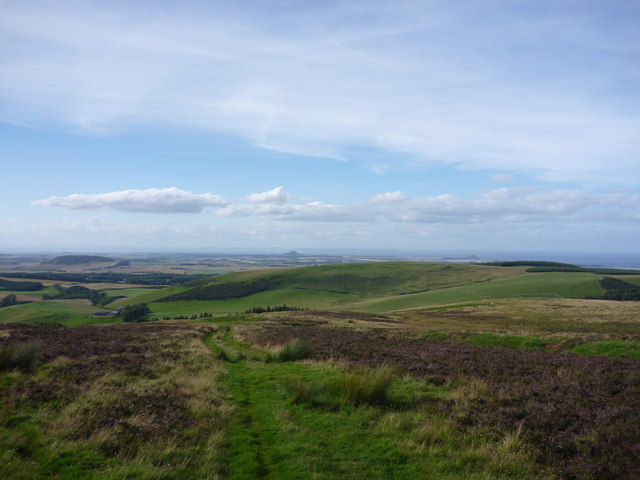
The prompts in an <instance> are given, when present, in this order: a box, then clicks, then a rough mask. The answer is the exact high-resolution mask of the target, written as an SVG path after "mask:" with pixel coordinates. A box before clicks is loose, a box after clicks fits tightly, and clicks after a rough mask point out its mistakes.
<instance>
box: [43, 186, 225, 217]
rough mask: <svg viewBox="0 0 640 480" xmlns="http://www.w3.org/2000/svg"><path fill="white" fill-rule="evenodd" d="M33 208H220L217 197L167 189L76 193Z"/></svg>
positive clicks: (148, 210)
mask: <svg viewBox="0 0 640 480" xmlns="http://www.w3.org/2000/svg"><path fill="white" fill-rule="evenodd" d="M32 204H33V205H36V206H41V207H57V208H66V209H71V210H118V211H122V212H132V213H142V212H146V213H199V212H202V210H203V209H204V208H206V207H221V206H224V205H226V201H225V200H224V199H223V198H222V197H221V196H220V195H214V194H211V193H200V194H197V193H191V192H187V191H185V190H179V189H177V188H175V187H170V188H149V189H146V190H122V191H118V192H109V193H97V194H79V193H74V194H72V195H67V196H65V197H55V196H54V197H49V198H47V199H44V200H36V201H34V202H32Z"/></svg>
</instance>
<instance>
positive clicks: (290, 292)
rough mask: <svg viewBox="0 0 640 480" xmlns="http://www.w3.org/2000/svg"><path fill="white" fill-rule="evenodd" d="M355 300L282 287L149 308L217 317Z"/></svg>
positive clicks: (164, 312) (319, 307) (157, 311)
mask: <svg viewBox="0 0 640 480" xmlns="http://www.w3.org/2000/svg"><path fill="white" fill-rule="evenodd" d="M139 298H140V297H134V298H133V300H135V303H139V302H138V299H139ZM355 298H356V297H355V296H354V295H347V294H344V293H333V292H326V291H322V290H304V289H296V288H283V289H279V290H269V291H266V292H260V293H255V294H253V295H249V296H247V297H243V298H233V299H229V300H210V301H197V300H190V301H178V302H154V303H150V304H149V308H151V311H152V312H153V313H154V314H155V315H157V316H160V317H162V316H177V315H194V314H199V313H203V312H208V313H217V314H219V313H241V312H244V311H245V310H248V309H250V308H253V307H267V306H272V307H274V306H278V305H285V304H286V305H287V306H290V307H304V308H310V309H316V310H322V309H326V308H334V307H335V306H336V305H338V304H340V302H348V301H350V300H353V299H355ZM114 303H115V302H114ZM130 303H131V302H130Z"/></svg>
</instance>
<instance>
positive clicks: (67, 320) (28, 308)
mask: <svg viewBox="0 0 640 480" xmlns="http://www.w3.org/2000/svg"><path fill="white" fill-rule="evenodd" d="M101 310H105V309H104V308H98V307H92V306H91V304H90V303H89V301H88V300H44V301H42V302H32V303H25V304H23V305H15V306H13V307H6V308H1V309H0V323H3V322H19V323H59V324H61V325H65V326H69V327H72V326H76V325H87V324H95V323H114V322H117V321H120V320H118V319H114V318H98V317H92V316H91V314H92V313H95V312H98V311H101Z"/></svg>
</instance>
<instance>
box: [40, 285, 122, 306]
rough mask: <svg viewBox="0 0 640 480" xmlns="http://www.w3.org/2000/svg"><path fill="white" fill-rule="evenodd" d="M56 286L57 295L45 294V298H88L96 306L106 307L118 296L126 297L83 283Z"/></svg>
mask: <svg viewBox="0 0 640 480" xmlns="http://www.w3.org/2000/svg"><path fill="white" fill-rule="evenodd" d="M54 288H55V289H56V290H58V293H57V294H55V295H47V294H45V295H43V296H42V298H43V299H44V300H70V299H87V300H89V301H90V302H91V305H93V306H94V307H96V306H97V307H104V306H105V305H107V304H108V303H111V302H113V301H114V300H116V299H117V298H124V296H123V295H118V296H109V295H107V294H106V293H105V292H103V291H100V290H92V289H90V288H87V287H83V286H81V285H73V286H71V287H68V288H66V287H62V286H60V285H54Z"/></svg>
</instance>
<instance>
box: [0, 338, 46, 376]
mask: <svg viewBox="0 0 640 480" xmlns="http://www.w3.org/2000/svg"><path fill="white" fill-rule="evenodd" d="M38 351H39V345H38V344H37V343H35V342H26V343H18V344H12V345H3V346H0V372H5V371H8V370H14V369H18V370H22V371H29V370H31V368H32V367H33V364H34V363H35V361H36V360H37V358H38Z"/></svg>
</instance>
